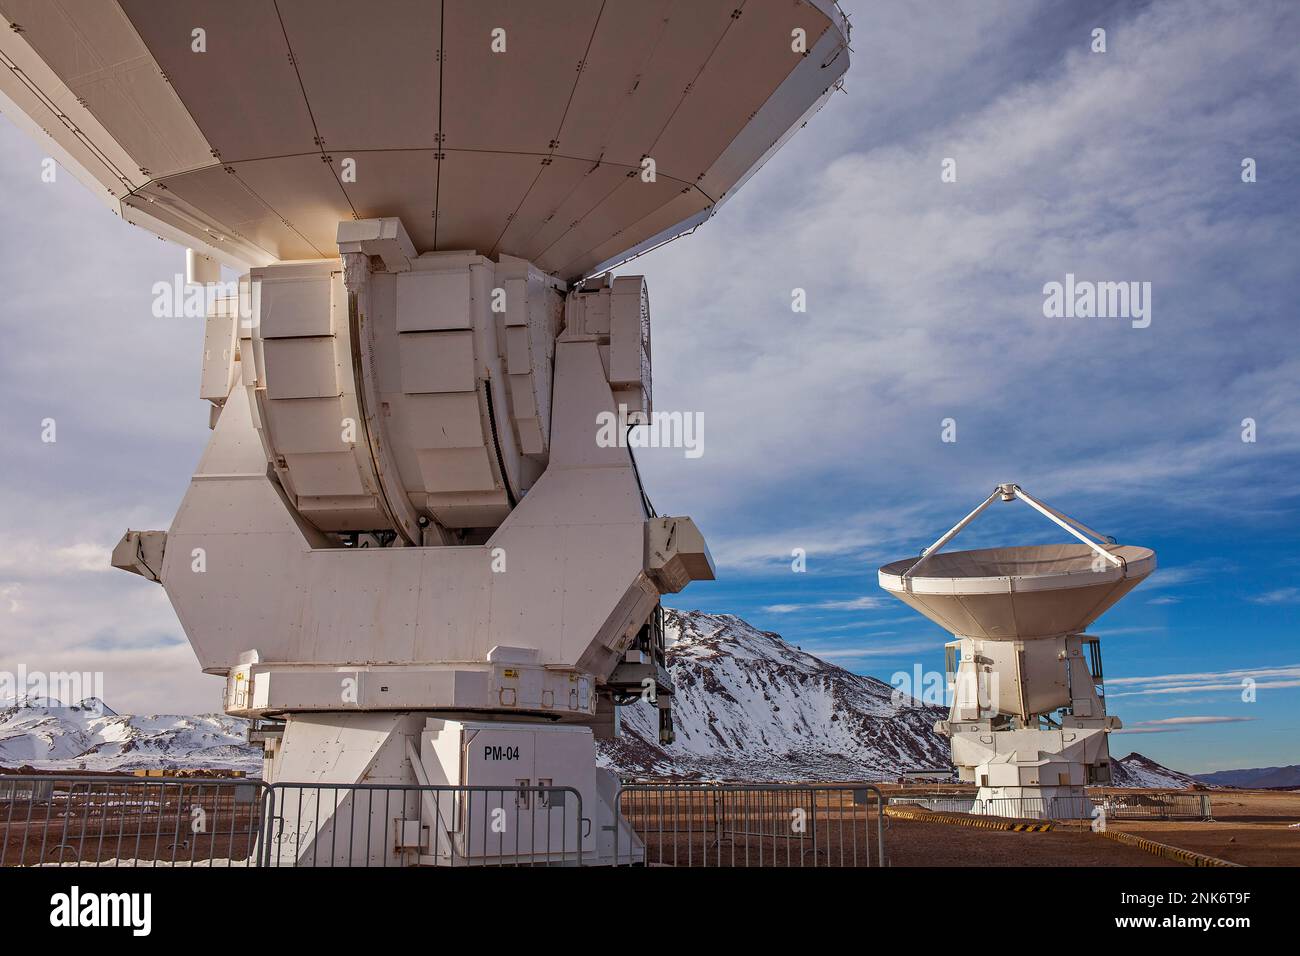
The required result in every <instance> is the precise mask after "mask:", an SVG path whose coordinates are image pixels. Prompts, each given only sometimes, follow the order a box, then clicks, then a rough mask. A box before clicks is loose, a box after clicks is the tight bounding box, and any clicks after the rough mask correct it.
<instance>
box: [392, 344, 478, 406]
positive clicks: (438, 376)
mask: <svg viewBox="0 0 1300 956" xmlns="http://www.w3.org/2000/svg"><path fill="white" fill-rule="evenodd" d="M401 361H402V390H403V391H404V392H472V391H474V389H475V379H474V334H473V333H472V332H469V331H459V332H404V333H402V355H401Z"/></svg>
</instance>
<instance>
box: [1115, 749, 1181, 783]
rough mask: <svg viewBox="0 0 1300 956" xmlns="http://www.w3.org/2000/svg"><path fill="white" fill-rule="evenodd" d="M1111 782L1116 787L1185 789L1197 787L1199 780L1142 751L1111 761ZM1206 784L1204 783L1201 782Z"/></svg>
mask: <svg viewBox="0 0 1300 956" xmlns="http://www.w3.org/2000/svg"><path fill="white" fill-rule="evenodd" d="M1110 772H1111V778H1112V780H1111V782H1112V783H1113V785H1114V786H1116V787H1150V788H1151V789H1153V790H1183V789H1186V788H1188V787H1195V786H1197V785H1198V784H1199V781H1197V779H1196V778H1195V777H1192V776H1189V775H1188V774H1185V773H1179V772H1178V771H1177V770H1170V769H1169V768H1168V767H1166V766H1164V765H1162V764H1158V763H1156V762H1155V761H1154V760H1152V759H1151V758H1150V757H1144V756H1142V754H1140V753H1131V754H1129V755H1128V756H1127V757H1121V758H1120V759H1119V760H1116V759H1115V758H1114V757H1112V758H1111V761H1110ZM1199 785H1201V786H1204V784H1199Z"/></svg>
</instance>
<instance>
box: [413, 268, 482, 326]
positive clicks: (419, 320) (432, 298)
mask: <svg viewBox="0 0 1300 956" xmlns="http://www.w3.org/2000/svg"><path fill="white" fill-rule="evenodd" d="M396 282H397V330H398V331H399V332H432V331H435V330H441V329H468V328H471V327H472V326H473V323H474V313H473V311H472V309H473V303H472V298H473V285H472V283H471V281H470V271H469V270H468V269H454V270H449V271H445V272H443V271H440V272H421V271H416V272H403V273H401V274H400V275H398V276H397V279H396Z"/></svg>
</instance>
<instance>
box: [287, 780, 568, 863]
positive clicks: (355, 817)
mask: <svg viewBox="0 0 1300 956" xmlns="http://www.w3.org/2000/svg"><path fill="white" fill-rule="evenodd" d="M271 803H272V806H273V810H272V814H271V821H270V826H269V827H268V830H269V833H268V836H267V840H266V853H265V856H264V863H265V865H267V866H309V867H310V866H345V867H346V866H580V865H582V864H583V863H584V862H587V857H586V856H585V854H586V853H587V851H588V849H589V847H587V846H586V845H585V843H584V841H585V840H586V838H587V837H589V836H590V831H591V824H590V821H589V820H587V819H586V818H585V817H584V816H583V806H582V795H581V793H579V792H578V791H577V790H576V789H574V788H572V787H542V786H536V787H483V786H476V787H464V786H418V785H415V784H411V785H385V784H300V783H277V784H274V785H272V787H271Z"/></svg>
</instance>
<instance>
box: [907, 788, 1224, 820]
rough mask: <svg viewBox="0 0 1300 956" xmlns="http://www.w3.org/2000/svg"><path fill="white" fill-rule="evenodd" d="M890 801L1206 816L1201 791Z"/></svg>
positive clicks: (992, 810)
mask: <svg viewBox="0 0 1300 956" xmlns="http://www.w3.org/2000/svg"><path fill="white" fill-rule="evenodd" d="M889 802H890V803H891V804H894V805H907V806H918V807H924V808H925V809H927V810H935V811H941V812H947V813H971V814H976V815H983V816H995V817H1016V818H1019V819H1025V820H1059V821H1069V820H1084V821H1086V820H1092V819H1095V818H1096V817H1098V816H1102V815H1104V816H1105V817H1106V819H1109V820H1209V819H1211V808H1210V795H1209V794H1205V793H1116V792H1113V791H1112V792H1108V793H1097V794H1090V795H1088V796H1085V797H994V798H989V799H985V800H980V799H978V798H976V797H974V796H966V797H962V796H930V797H917V796H908V797H891V798H890V800H889Z"/></svg>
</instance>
